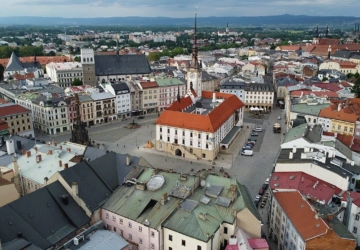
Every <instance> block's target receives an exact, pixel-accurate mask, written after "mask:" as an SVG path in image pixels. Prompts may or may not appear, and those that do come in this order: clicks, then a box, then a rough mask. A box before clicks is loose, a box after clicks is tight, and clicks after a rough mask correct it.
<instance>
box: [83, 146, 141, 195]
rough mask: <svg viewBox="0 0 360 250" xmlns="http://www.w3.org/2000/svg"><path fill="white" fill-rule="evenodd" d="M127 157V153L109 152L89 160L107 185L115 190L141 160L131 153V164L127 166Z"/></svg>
mask: <svg viewBox="0 0 360 250" xmlns="http://www.w3.org/2000/svg"><path fill="white" fill-rule="evenodd" d="M126 157H127V155H124V154H117V153H115V152H109V153H108V154H106V155H104V156H102V157H99V158H97V159H95V160H93V161H91V162H89V165H90V166H91V167H92V169H93V170H94V171H95V172H96V173H97V174H98V176H99V177H100V178H101V179H102V180H103V181H104V182H105V183H106V184H107V186H109V187H110V188H111V190H112V191H115V190H116V189H117V188H118V187H119V186H120V185H121V184H122V183H123V182H124V180H125V178H126V176H127V175H128V174H129V173H130V171H131V170H132V169H133V166H136V165H137V164H138V161H139V158H138V157H136V156H130V155H129V157H130V165H129V166H127V165H126Z"/></svg>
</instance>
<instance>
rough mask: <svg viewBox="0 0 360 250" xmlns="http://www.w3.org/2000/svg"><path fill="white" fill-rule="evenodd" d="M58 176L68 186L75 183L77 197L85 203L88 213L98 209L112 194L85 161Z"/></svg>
mask: <svg viewBox="0 0 360 250" xmlns="http://www.w3.org/2000/svg"><path fill="white" fill-rule="evenodd" d="M101 158H102V157H100V158H98V159H101ZM103 166H105V164H104V165H103ZM60 175H61V176H62V177H63V179H64V180H65V181H66V182H67V183H68V184H69V185H70V186H71V185H72V183H73V182H77V184H78V187H79V197H80V198H81V199H82V200H83V201H84V202H85V204H86V206H87V208H88V209H89V210H90V211H95V210H96V209H98V208H99V207H100V206H101V205H102V204H103V202H105V201H106V200H107V199H108V198H109V197H110V195H111V193H112V190H111V188H110V187H109V186H107V185H106V184H105V182H104V181H103V180H102V179H101V178H100V177H99V176H98V175H97V173H96V172H95V171H94V170H93V169H92V168H91V167H90V165H89V164H88V163H87V162H85V161H83V162H80V163H79V164H76V165H74V166H72V167H71V168H68V169H65V170H63V171H61V172H60Z"/></svg>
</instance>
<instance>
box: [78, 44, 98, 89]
mask: <svg viewBox="0 0 360 250" xmlns="http://www.w3.org/2000/svg"><path fill="white" fill-rule="evenodd" d="M81 65H82V79H83V84H86V85H90V86H96V84H97V82H96V75H95V56H94V51H93V49H81Z"/></svg>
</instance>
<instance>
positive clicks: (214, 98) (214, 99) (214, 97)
mask: <svg viewBox="0 0 360 250" xmlns="http://www.w3.org/2000/svg"><path fill="white" fill-rule="evenodd" d="M212 102H216V93H215V92H214V93H213V99H212Z"/></svg>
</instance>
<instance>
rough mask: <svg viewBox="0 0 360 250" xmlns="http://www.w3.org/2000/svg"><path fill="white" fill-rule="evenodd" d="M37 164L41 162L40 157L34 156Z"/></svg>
mask: <svg viewBox="0 0 360 250" xmlns="http://www.w3.org/2000/svg"><path fill="white" fill-rule="evenodd" d="M39 162H41V155H37V156H36V163H39Z"/></svg>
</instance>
